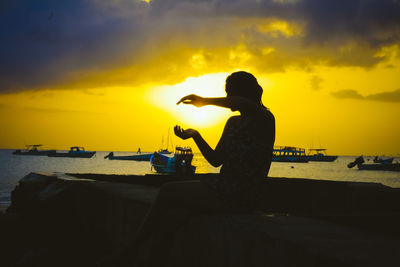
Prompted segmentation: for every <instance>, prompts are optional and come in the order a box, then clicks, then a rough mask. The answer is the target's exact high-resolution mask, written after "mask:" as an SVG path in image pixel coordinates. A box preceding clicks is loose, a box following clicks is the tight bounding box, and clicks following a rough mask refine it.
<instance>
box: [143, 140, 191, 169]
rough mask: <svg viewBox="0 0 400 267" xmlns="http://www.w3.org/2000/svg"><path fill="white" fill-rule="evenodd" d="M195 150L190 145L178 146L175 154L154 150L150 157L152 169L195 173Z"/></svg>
mask: <svg viewBox="0 0 400 267" xmlns="http://www.w3.org/2000/svg"><path fill="white" fill-rule="evenodd" d="M192 160H193V152H192V149H191V148H190V147H176V148H175V153H174V155H173V156H172V155H168V154H160V153H158V152H154V154H153V155H152V156H151V158H150V163H151V167H152V169H154V170H155V171H156V172H158V173H179V174H193V173H194V172H195V170H196V167H195V166H193V165H192Z"/></svg>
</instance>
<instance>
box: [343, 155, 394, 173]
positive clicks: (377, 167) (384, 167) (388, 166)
mask: <svg viewBox="0 0 400 267" xmlns="http://www.w3.org/2000/svg"><path fill="white" fill-rule="evenodd" d="M364 162H365V161H364V158H363V157H362V156H360V157H358V158H356V159H355V160H354V161H353V162H350V163H349V164H348V165H347V167H348V168H353V167H354V166H356V165H357V168H358V169H359V170H367V171H400V163H377V164H364Z"/></svg>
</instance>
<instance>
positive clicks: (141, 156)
mask: <svg viewBox="0 0 400 267" xmlns="http://www.w3.org/2000/svg"><path fill="white" fill-rule="evenodd" d="M157 153H159V154H164V155H166V154H172V152H170V151H168V150H166V149H160V150H159V151H157ZM153 154H154V153H143V154H137V155H129V156H114V152H110V153H109V154H108V155H107V156H105V157H104V158H105V159H109V160H136V161H150V158H151V156H153Z"/></svg>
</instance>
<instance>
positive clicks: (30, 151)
mask: <svg viewBox="0 0 400 267" xmlns="http://www.w3.org/2000/svg"><path fill="white" fill-rule="evenodd" d="M41 146H43V145H26V149H23V150H21V149H17V150H15V151H13V154H14V155H23V156H47V155H48V154H50V153H54V152H56V151H55V150H39V149H38V148H39V147H41Z"/></svg>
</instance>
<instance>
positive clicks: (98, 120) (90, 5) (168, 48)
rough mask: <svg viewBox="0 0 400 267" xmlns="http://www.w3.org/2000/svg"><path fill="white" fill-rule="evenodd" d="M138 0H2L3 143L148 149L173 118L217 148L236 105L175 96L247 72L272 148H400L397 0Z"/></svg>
mask: <svg viewBox="0 0 400 267" xmlns="http://www.w3.org/2000/svg"><path fill="white" fill-rule="evenodd" d="M145 2H147V3H145ZM145 2H143V1H124V0H121V1H120V0H118V1H106V2H104V1H97V0H90V1H85V3H84V4H82V5H84V6H85V8H86V9H84V10H83V9H82V6H81V4H80V3H75V2H73V3H71V4H69V5H64V4H62V3H60V5H54V6H53V5H50V6H49V3H48V2H43V3H42V2H40V4H35V5H33V4H29V2H28V1H27V2H26V3H27V4H26V5H27V7H26V9H25V10H24V12H25V13H24V12H21V11H20V9H19V6H18V5H15V6H14V5H11V4H10V7H9V8H10V10H9V11H10V12H9V14H14V15H10V16H7V17H6V18H5V20H6V21H8V22H9V25H13V28H12V30H10V28H5V29H3V30H4V32H5V34H4V36H6V37H7V36H8V37H9V38H6V39H2V46H1V47H0V56H2V58H4V60H3V61H4V63H2V64H1V66H0V67H1V68H0V77H1V79H0V125H1V126H2V127H1V130H0V148H21V147H24V145H26V144H44V145H45V146H46V147H47V148H54V149H68V148H69V147H70V146H76V145H79V146H84V147H85V148H86V149H89V150H107V151H109V150H113V151H136V150H137V148H138V147H141V149H142V151H154V150H157V149H159V148H160V147H161V140H162V139H163V137H164V139H166V136H167V134H168V129H172V128H173V126H174V125H181V126H182V127H184V128H187V127H191V128H196V129H198V130H199V131H200V132H201V134H202V135H203V136H204V137H205V139H206V140H207V141H209V143H210V145H211V146H215V145H216V143H217V141H218V139H219V137H220V135H221V133H222V130H223V127H224V122H225V121H226V120H227V118H229V116H232V115H235V114H233V113H231V112H230V111H229V110H223V109H220V108H216V107H204V108H201V109H197V108H195V107H191V106H186V105H179V106H177V105H175V103H176V102H177V101H178V100H179V99H180V98H181V97H183V96H185V95H187V94H192V93H195V94H198V95H201V96H205V97H207V96H208V97H215V96H224V94H225V93H224V84H225V78H226V77H227V76H228V75H229V74H230V73H231V72H233V71H237V70H245V71H249V72H251V73H253V74H254V75H255V76H256V78H257V79H258V81H259V83H260V84H261V85H262V87H263V88H264V95H263V102H264V104H265V106H267V107H268V108H270V110H271V111H272V113H273V114H274V115H275V117H276V130H277V132H276V145H285V146H298V147H303V148H311V147H323V148H327V149H328V153H329V154H339V155H359V154H364V155H382V154H385V155H398V154H399V153H400V138H399V136H400V126H399V125H400V123H399V122H400V120H399V114H400V48H399V45H400V42H399V41H398V40H400V35H399V33H398V12H396V10H397V9H400V5H399V4H398V3H397V2H393V1H392V2H391V3H390V4H387V3H386V2H385V3H386V4H387V5H386V4H385V5H383V6H381V8H382V9H379V8H376V7H377V6H380V5H381V4H382V3H381V2H380V1H378V0H373V1H367V2H365V3H363V4H362V5H361V4H360V6H354V5H353V2H351V1H349V2H348V3H347V2H346V3H344V2H340V3H339V2H338V3H334V2H331V7H332V8H329V7H326V6H325V5H323V4H318V3H317V2H316V1H311V0H303V1H274V0H273V1H245V0H239V1H233V2H231V1H217V2H218V3H219V4H216V3H215V1H211V2H209V1H204V2H203V1H190V0H188V1H178V0H176V1H161V0H153V1H145ZM386 9H388V10H387V12H385V17H384V18H383V17H382V16H381V15H382V14H379V13H375V12H376V10H386ZM343 11H346V12H343ZM47 13H48V14H47ZM43 14H45V16H44V15H43ZM49 14H52V15H51V16H50V15H49ZM355 15H357V20H354V16H355ZM15 18H18V20H16V19H15ZM4 25H8V24H7V23H6V24H4ZM27 25H29V27H28V26H27ZM361 26H362V27H361ZM1 27H3V26H2V25H0V29H1ZM4 27H6V26H4ZM360 27H361V28H362V29H363V30H362V31H360V30H359V29H360ZM170 133H171V135H172V130H171V131H170ZM174 144H175V145H190V146H192V147H195V145H194V143H193V141H182V140H178V139H176V138H175V139H174Z"/></svg>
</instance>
